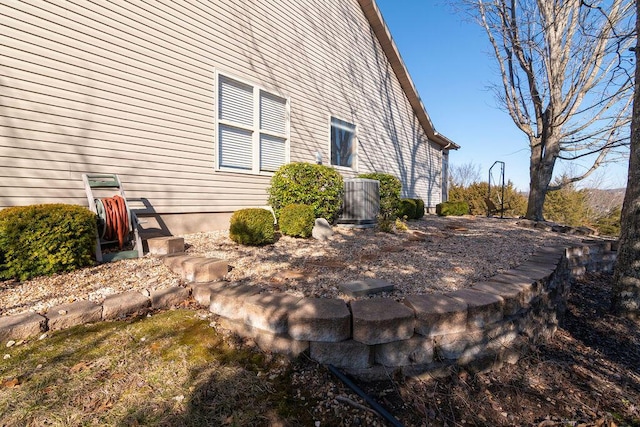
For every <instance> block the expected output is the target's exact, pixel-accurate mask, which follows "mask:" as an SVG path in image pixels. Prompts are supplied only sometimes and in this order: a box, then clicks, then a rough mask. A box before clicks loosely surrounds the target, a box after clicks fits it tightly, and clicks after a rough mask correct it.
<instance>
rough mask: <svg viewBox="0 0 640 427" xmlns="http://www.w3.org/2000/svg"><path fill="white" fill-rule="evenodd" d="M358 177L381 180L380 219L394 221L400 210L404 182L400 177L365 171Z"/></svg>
mask: <svg viewBox="0 0 640 427" xmlns="http://www.w3.org/2000/svg"><path fill="white" fill-rule="evenodd" d="M358 178H365V179H375V180H378V181H380V218H379V220H378V222H380V220H382V221H385V220H389V221H391V222H393V221H394V220H395V219H396V217H397V216H398V213H399V210H400V192H401V191H402V183H401V182H400V180H399V179H398V178H396V177H395V176H393V175H390V174H388V173H380V172H374V173H363V174H360V175H358Z"/></svg>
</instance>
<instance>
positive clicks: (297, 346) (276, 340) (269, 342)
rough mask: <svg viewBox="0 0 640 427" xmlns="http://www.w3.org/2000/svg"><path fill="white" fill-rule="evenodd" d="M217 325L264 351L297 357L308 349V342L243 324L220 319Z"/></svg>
mask: <svg viewBox="0 0 640 427" xmlns="http://www.w3.org/2000/svg"><path fill="white" fill-rule="evenodd" d="M218 323H219V325H220V326H221V327H223V328H224V329H227V330H230V331H232V332H234V333H236V334H238V335H240V336H242V337H247V338H249V339H251V340H253V342H255V343H256V345H257V346H258V347H259V348H260V349H262V350H264V351H271V352H274V353H279V354H284V355H287V356H290V357H297V356H299V355H300V354H302V353H304V352H305V351H307V350H308V349H309V342H308V341H299V340H295V339H291V338H290V337H288V336H286V335H279V334H272V333H270V332H267V331H264V330H262V329H258V328H253V327H251V326H249V325H247V324H245V323H244V322H238V321H233V320H229V319H225V318H220V319H219V320H218Z"/></svg>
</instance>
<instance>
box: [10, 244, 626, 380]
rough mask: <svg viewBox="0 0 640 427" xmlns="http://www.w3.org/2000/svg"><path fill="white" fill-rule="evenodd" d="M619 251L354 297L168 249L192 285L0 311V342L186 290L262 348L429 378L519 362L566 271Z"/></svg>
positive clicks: (548, 316)
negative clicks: (263, 281)
mask: <svg viewBox="0 0 640 427" xmlns="http://www.w3.org/2000/svg"><path fill="white" fill-rule="evenodd" d="M612 249H613V250H612ZM615 249H617V248H616V247H614V248H612V242H610V241H595V240H594V241H585V244H584V245H583V246H578V247H572V248H568V249H564V248H543V249H541V250H539V251H538V252H536V254H535V255H534V256H533V257H532V260H530V261H528V262H526V263H524V264H522V265H520V266H518V267H517V268H514V269H512V270H509V271H506V272H504V273H501V274H499V275H496V276H494V277H492V278H491V279H490V280H488V281H484V282H479V283H475V284H474V285H473V286H471V288H468V289H461V290H458V291H455V292H450V293H446V294H429V295H411V296H407V297H406V298H405V299H404V300H403V301H402V302H398V301H395V300H392V299H385V298H373V299H366V300H357V301H353V302H351V303H350V304H347V303H345V302H344V301H342V300H340V299H322V298H298V297H293V296H291V295H287V294H268V293H262V294H261V293H259V289H257V288H255V287H251V286H247V285H237V286H233V285H229V284H228V283H225V282H220V281H217V282H216V281H211V280H218V279H220V278H221V277H222V276H223V275H224V274H225V273H226V271H227V266H226V262H224V261H221V260H210V259H209V260H208V259H204V258H202V257H191V256H187V255H184V254H173V255H168V256H167V257H165V262H166V264H167V265H168V266H169V267H170V268H172V269H173V270H174V271H175V272H177V273H180V274H182V275H183V277H185V278H188V279H189V280H193V281H194V283H191V285H190V286H189V287H188V288H182V287H174V288H167V289H160V290H156V291H152V292H143V293H140V292H136V291H131V292H125V293H123V294H118V295H112V296H110V297H108V298H107V299H106V300H105V301H104V302H103V303H102V304H94V303H92V302H89V301H79V302H75V303H71V304H65V305H61V306H57V307H54V308H51V309H50V310H49V311H47V313H45V314H44V315H39V314H37V313H23V314H19V315H15V316H0V342H3V341H6V340H9V339H13V340H19V339H26V338H29V337H32V336H37V335H39V334H41V333H43V332H45V331H47V330H58V329H63V328H68V327H71V326H75V325H79V324H85V323H91V322H97V321H102V320H114V319H118V318H122V317H126V316H129V315H131V314H135V313H138V312H143V311H146V310H153V309H163V308H168V307H171V306H174V305H177V304H179V303H181V302H183V301H185V300H186V299H187V298H189V296H190V295H191V296H192V297H193V298H194V299H195V301H197V302H198V303H199V304H200V305H202V306H205V307H209V309H210V311H211V312H212V313H214V314H216V315H218V316H220V318H219V322H220V324H221V325H222V326H223V327H225V328H228V329H231V330H233V331H235V332H236V333H238V334H240V335H242V336H245V337H249V338H251V339H253V340H254V341H255V343H256V344H257V345H258V346H259V347H261V348H262V349H264V350H268V351H274V352H278V353H285V354H289V355H291V356H296V355H299V354H300V353H302V352H305V351H308V352H309V354H310V356H311V358H313V359H314V360H316V361H318V362H320V363H329V364H333V365H335V366H337V367H340V368H342V369H344V370H346V371H348V372H350V373H351V374H353V375H356V376H359V377H363V378H370V379H375V378H380V377H386V376H389V375H392V374H395V373H401V374H402V375H407V376H416V375H432V376H434V375H440V374H442V373H446V372H448V370H449V369H451V368H452V367H454V366H456V365H457V366H464V367H465V368H466V369H468V370H471V371H483V370H487V369H491V368H494V367H499V366H500V365H501V364H502V363H504V362H510V363H513V362H515V361H517V360H518V358H519V357H520V355H521V354H522V353H523V352H524V351H525V350H526V348H528V347H529V346H530V345H531V344H536V343H537V342H539V341H540V340H544V339H547V338H548V337H550V336H552V335H553V333H554V332H555V331H556V329H557V326H558V322H559V321H560V317H561V316H562V313H564V310H565V307H566V301H567V294H568V292H569V287H570V283H571V278H572V277H577V276H580V275H582V274H584V273H585V272H587V271H611V270H612V269H613V266H614V263H615V255H616V254H615Z"/></svg>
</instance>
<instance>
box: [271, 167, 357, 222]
mask: <svg viewBox="0 0 640 427" xmlns="http://www.w3.org/2000/svg"><path fill="white" fill-rule="evenodd" d="M267 192H268V193H269V204H270V205H271V207H272V208H273V211H274V212H275V214H276V218H278V220H279V219H280V212H281V211H282V209H283V208H284V207H285V206H287V205H292V204H302V205H309V206H312V207H313V211H314V215H315V217H316V218H324V219H326V220H327V221H329V223H333V222H334V221H335V220H336V219H337V217H338V212H339V211H340V208H341V207H342V196H343V193H344V183H343V179H342V175H340V173H339V172H338V171H337V170H335V169H333V168H331V167H329V166H323V165H315V164H311V163H289V164H286V165H282V166H280V168H278V170H277V171H276V173H275V174H274V175H273V177H272V178H271V187H269V188H268V189H267Z"/></svg>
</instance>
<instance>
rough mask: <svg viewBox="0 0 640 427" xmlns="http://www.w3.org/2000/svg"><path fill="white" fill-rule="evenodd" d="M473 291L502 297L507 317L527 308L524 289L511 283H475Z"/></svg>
mask: <svg viewBox="0 0 640 427" xmlns="http://www.w3.org/2000/svg"><path fill="white" fill-rule="evenodd" d="M471 289H473V290H476V291H480V292H486V293H490V294H494V295H498V296H499V297H501V298H502V299H503V301H504V307H503V312H504V315H505V316H511V315H514V314H516V313H517V312H518V311H519V310H520V309H522V308H523V307H524V306H525V304H524V298H523V292H524V291H523V289H522V288H521V287H519V286H517V285H512V284H511V283H501V282H496V281H492V280H490V281H487V282H478V283H474V284H473V286H472V287H471Z"/></svg>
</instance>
